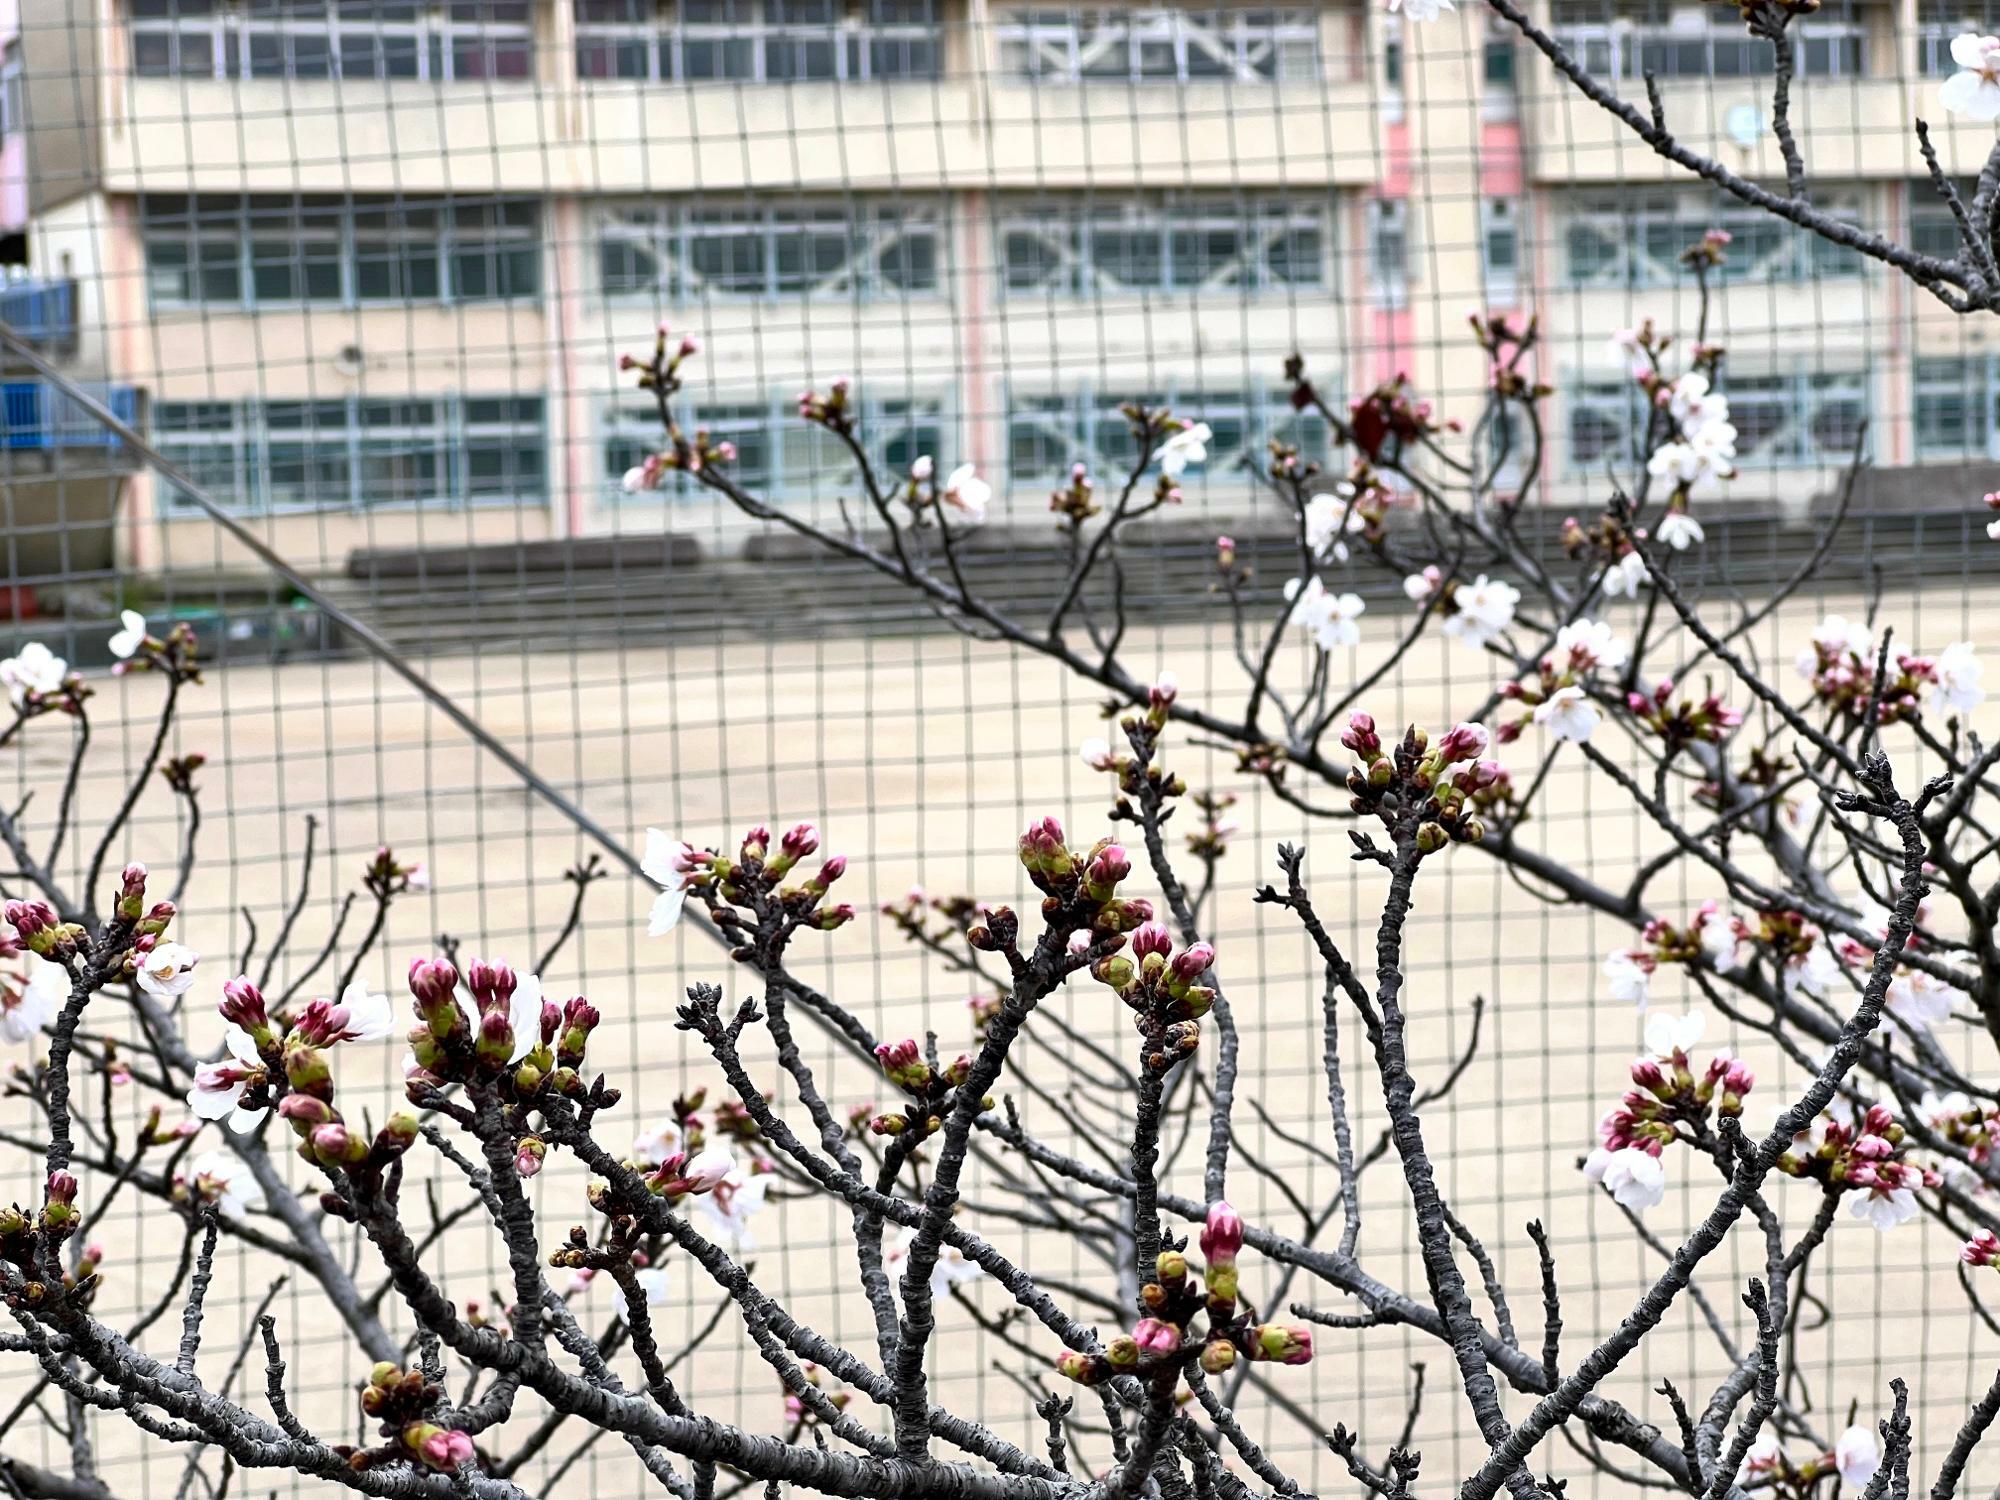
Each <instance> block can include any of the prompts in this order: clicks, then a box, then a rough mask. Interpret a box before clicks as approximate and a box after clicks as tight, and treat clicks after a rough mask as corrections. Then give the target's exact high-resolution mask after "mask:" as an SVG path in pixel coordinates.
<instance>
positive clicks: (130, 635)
mask: <svg viewBox="0 0 2000 1500" xmlns="http://www.w3.org/2000/svg"><path fill="white" fill-rule="evenodd" d="M124 618H125V629H124V630H122V631H120V632H119V633H118V634H116V635H114V636H113V637H112V638H111V650H112V654H113V655H115V656H117V657H118V658H119V660H118V661H117V662H115V663H114V664H113V665H112V668H111V670H112V671H113V673H115V674H118V675H121V676H122V675H123V674H125V673H127V672H161V673H164V674H166V676H168V677H169V678H171V679H172V680H173V681H175V682H177V683H198V682H200V681H201V642H200V641H199V640H198V639H196V637H195V633H194V627H193V626H192V625H190V624H188V622H187V621H185V620H176V621H175V622H174V623H173V625H172V626H171V627H169V628H168V630H167V633H166V634H165V635H163V636H153V635H149V634H147V633H146V628H145V625H146V621H145V617H144V616H143V615H141V614H140V613H139V612H138V611H137V610H127V611H126V612H125V617H124Z"/></svg>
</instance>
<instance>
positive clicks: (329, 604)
mask: <svg viewBox="0 0 2000 1500" xmlns="http://www.w3.org/2000/svg"><path fill="white" fill-rule="evenodd" d="M0 347H4V348H5V349H6V350H7V352H8V353H10V354H12V355H14V356H16V357H17V358H19V359H20V360H21V362H22V363H23V364H25V365H27V366H28V367H29V368H30V369H32V370H33V371H34V372H35V373H36V374H38V375H40V376H41V377H42V379H44V380H46V381H48V382H49V384H50V385H52V386H54V387H55V388H56V389H57V390H58V391H60V392H61V393H62V394H63V395H64V396H65V397H67V398H68V399H69V400H71V401H73V402H75V403H76V404H77V405H78V406H79V407H81V408H82V409H83V410H84V411H85V412H87V413H88V414H89V415H90V416H91V418H92V419H93V420H95V421H96V422H98V423H99V424H100V425H102V426H103V427H104V428H105V430H106V431H108V432H110V433H112V434H114V435H115V436H116V437H118V438H119V440H120V441H122V442H123V443H125V445H126V446H127V447H129V448H131V449H132V451H133V452H135V453H137V454H138V455H139V457H140V458H142V459H144V460H145V461H146V463H147V464H149V465H150V466H151V467H152V468H153V469H154V470H155V471H156V472H157V473H159V474H160V475H162V476H163V477H164V478H167V479H169V480H171V481H173V483H174V484H175V485H176V486H177V487H179V488H180V489H181V490H183V491H184V492H185V493H186V494H187V496H188V498H189V499H191V500H193V501H194V503H195V504H196V505H197V506H199V507H200V508H201V509H202V510H203V511H204V512H206V513H207V515H208V518H209V519H210V520H212V521H213V522H215V524H216V525H218V526H220V527H221V528H222V529H223V530H224V531H226V532H228V533H229V534H230V536H232V537H233V538H235V539H236V540H237V541H238V542H240V543H241V544H242V545H243V546H244V547H246V548H248V549H249V550H250V551H251V552H252V553H253V554H254V555H255V556H256V557H257V559H258V560H259V561H261V562H262V563H263V564H264V565H265V566H266V567H268V568H269V569H270V570H271V571H272V572H274V573H276V574H277V575H278V576H279V577H280V578H282V579H283V580H284V581H285V582H286V583H287V584H289V585H290V586H291V587H292V588H293V589H295V590H297V591H298V593H299V594H301V595H302V596H303V597H305V598H307V599H310V600H311V601H312V602H313V604H315V605H316V606H318V608H319V610H320V612H321V613H323V614H324V615H326V617H327V618H328V619H330V620H332V621H334V622H335V623H336V624H338V625H339V626H340V628H341V629H343V630H345V631H346V632H347V633H348V634H349V635H351V636H352V637H353V638H354V639H355V640H356V641H358V642H360V643H361V645H362V647H363V648H364V649H366V651H367V652H368V654H369V655H371V656H373V657H374V658H375V659H376V660H377V661H379V662H381V663H382V665H384V666H385V667H387V668H388V669H389V670H390V671H392V672H394V673H395V674H396V675H397V676H398V677H400V678H402V679H403V681H405V682H407V683H408V684H409V685H410V686H411V687H413V688H415V689H416V690H417V692H418V693H419V694H420V695H421V696H422V697H423V698H424V700H425V701H426V702H428V703H429V704H430V705H431V706H432V707H433V708H435V709H437V711H438V712H439V713H441V714H443V715H444V716H445V717H446V718H447V719H449V720H451V722H452V723H454V724H456V725H457V726H458V727H459V728H460V729H462V730H463V731H465V733H466V734H467V735H468V736H469V737H470V738H471V739H472V740H473V741H474V742H475V743H477V744H478V745H480V746H482V747H483V748H484V749H485V750H487V751H488V752H489V753H490V754H491V755H492V756H493V758H494V759H495V760H497V761H499V762H500V764H501V765H503V766H505V767H506V768H507V769H508V770H509V771H511V772H512V773H513V774H514V775H515V776H517V777H519V778H520V779H521V782H522V784H523V785H524V786H526V787H527V788H528V790H529V791H531V792H533V793H534V794H535V795H536V796H538V797H540V798H541V799H542V800H543V801H544V802H546V803H548V804H549V806H551V807H553V808H554V809H555V810H556V811H557V812H559V813H561V814H562V815H563V816H564V817H565V818H567V819H569V821H570V822H571V823H573V824H575V825H576V828H577V830H578V832H580V833H582V834H583V835H584V836H585V837H586V838H588V839H590V840H591V841H592V842H594V843H596V844H597V845H598V846H599V847H600V848H602V849H603V850H604V851H605V852H606V853H607V854H609V855H610V856H611V857H612V858H613V859H615V860H616V861H618V863H619V864H621V865H623V866H624V867H625V868H626V869H627V870H628V871H629V872H631V873H632V874H633V875H636V876H639V877H640V878H641V879H645V875H644V872H643V871H642V870H641V869H640V867H639V857H638V856H637V855H636V854H634V853H633V852H632V851H631V849H629V848H628V847H626V845H625V844H623V843H622V842H620V841H619V840H618V839H616V838H614V837H613V836H612V834H611V833H610V831H609V830H608V829H606V828H605V827H604V826H603V825H602V824H601V823H599V822H598V821H597V820H596V819H595V818H593V817H591V816H590V814H589V813H587V812H585V811H584V810H583V809H582V808H581V807H579V806H578V805H577V804H576V803H575V802H573V801H571V800H570V799H569V798H568V797H566V796H564V795H563V794H562V792H561V791H559V790H558V789H557V788H556V787H555V786H554V785H553V784H552V783H551V782H549V781H548V780H546V779H545V778H544V777H543V776H542V775H541V773H540V772H538V771H537V770H536V769H535V768H534V767H533V766H531V765H529V764H528V763H527V762H526V761H525V760H523V759H521V757H520V756H519V755H517V754H516V753H515V752H514V751H513V750H512V749H510V748H509V747H508V745H507V744H506V742H505V741H503V740H502V739H500V738H499V736H497V735H495V734H494V733H493V731H492V730H490V729H488V728H487V727H486V726H485V725H484V724H481V723H480V722H479V721H478V720H477V719H475V718H474V717H473V716H472V715H471V714H469V713H467V712H466V711H465V710H464V709H463V708H461V707H460V706H459V704H458V702H457V700H456V699H454V698H453V697H452V696H451V695H450V694H449V693H447V692H445V691H444V689H443V688H441V687H439V686H438V685H437V684H436V683H434V682H432V681H431V680H430V679H429V678H428V677H426V676H424V674H423V673H421V672H419V671H418V670H417V669H416V668H415V667H413V666H411V665H410V663H409V662H408V661H407V660H405V659H404V657H403V656H402V654H401V653H400V652H398V651H397V650H396V648H395V647H394V646H392V645H391V644H390V643H389V642H388V641H386V640H384V639H383V638H382V636H381V635H379V634H378V633H377V632H376V631H375V629H374V627H372V626H370V625H369V624H367V623H366V622H365V621H363V620H362V619H360V618H359V617H358V616H357V615H355V614H354V613H353V612H352V611H351V610H349V609H348V608H346V606H344V605H342V604H340V603H339V602H338V601H337V600H335V599H333V598H332V597H331V596H330V595H328V594H327V593H326V591H325V590H323V589H321V588H320V587H319V585H317V584H315V583H314V582H313V581H312V580H311V579H310V578H308V577H306V576H305V574H303V573H301V572H300V571H299V570H298V569H297V568H295V567H293V566H292V565H291V564H290V563H289V562H287V561H286V560H285V559H284V557H283V556H282V555H280V554H279V553H278V552H277V551H275V550H274V549H273V548H272V547H271V546H270V545H269V544H268V543H266V542H265V541H264V540H263V538H261V537H259V536H258V535H257V534H256V533H255V532H254V531H252V530H251V529H250V528H249V527H247V526H245V525H244V524H243V523H242V522H241V521H240V520H238V519H237V518H236V517H235V516H233V515H231V514H230V513H229V512H228V511H227V510H226V509H225V508H224V507H223V506H222V505H220V504H219V503H217V501H216V500H215V498H214V497H213V496H212V495H210V494H209V492H208V491H207V489H205V488H204V487H203V486H202V484H201V483H200V482H199V481H198V480H197V479H195V477H194V476H193V475H192V474H190V473H188V472H187V470H185V469H183V468H181V467H180V465H178V464H176V463H175V462H174V461H173V460H172V459H170V458H168V457H167V456H166V455H165V454H163V453H161V452H160V450H159V449H157V448H155V447H154V446H153V445H152V444H151V443H150V442H148V441H147V440H146V438H145V436H144V435H143V434H141V433H140V432H139V431H138V430H137V429H136V428H134V427H133V426H132V425H131V424H130V423H128V422H125V421H123V420H122V419H120V418H119V416H118V415H117V414H116V413H115V412H113V411H112V410H111V409H110V408H109V407H108V406H106V405H105V404H104V403H103V402H102V401H99V400H98V399H97V398H96V397H95V396H93V395H91V394H90V392H88V391H86V390H85V389H84V388H83V387H82V386H80V385H78V384H77V383H76V382H75V381H74V380H72V379H70V377H69V376H67V375H65V374H64V373H63V372H62V371H61V370H59V369H57V368H56V367H55V366H54V365H53V364H51V363H50V362H49V361H48V359H46V358H45V357H44V356H43V355H42V353H41V351H40V350H38V349H36V348H35V347H34V346H33V345H32V344H30V343H28V342H27V340H25V339H23V338H22V337H21V336H20V334H18V333H16V332H15V331H14V328H13V325H12V324H10V323H7V322H5V321H4V320H0ZM647 883H648V884H649V885H650V884H651V882H650V881H648V882H647ZM688 915H689V916H690V918H691V919H692V923H693V925H694V926H696V927H698V928H699V929H700V930H701V931H702V932H703V933H705V934H706V935H707V936H708V937H709V938H711V939H712V940H714V941H715V942H718V943H720V942H722V941H723V939H722V934H721V933H719V932H717V931H716V930H715V928H714V926H713V925H712V924H711V923H710V922H709V921H708V920H707V918H706V916H705V915H703V914H702V913H701V912H698V911H697V912H690V913H689V914H688Z"/></svg>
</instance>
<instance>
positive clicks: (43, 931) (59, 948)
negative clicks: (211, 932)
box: [0, 866, 173, 963]
mask: <svg viewBox="0 0 2000 1500" xmlns="http://www.w3.org/2000/svg"><path fill="white" fill-rule="evenodd" d="M135 868H138V869H139V870H140V871H141V874H142V877H143V873H144V867H143V866H137V867H135ZM167 910H168V912H169V913H171V912H172V910H173V908H172V907H168V908H167ZM0 917H4V918H5V920H6V923H7V925H8V926H9V927H11V928H12V929H13V931H14V936H13V939H12V942H13V945H14V947H13V951H14V952H17V953H18V952H19V951H20V950H21V949H22V948H25V949H27V950H28V952H30V953H32V954H34V955H35V956H36V957H37V958H46V959H49V960H50V961H52V962H54V963H67V962H68V961H69V960H70V959H72V958H74V957H76V955H77V951H78V950H79V949H80V948H81V947H82V946H83V944H84V943H85V942H86V941H88V939H89V936H90V934H89V932H88V931H87V929H85V928H84V926H83V925H82V924H81V923H79V922H65V921H63V920H62V919H61V918H60V917H58V916H57V915H56V909H55V908H54V907H53V906H50V905H49V904H48V902H46V901H9V902H8V903H7V904H6V906H5V907H0Z"/></svg>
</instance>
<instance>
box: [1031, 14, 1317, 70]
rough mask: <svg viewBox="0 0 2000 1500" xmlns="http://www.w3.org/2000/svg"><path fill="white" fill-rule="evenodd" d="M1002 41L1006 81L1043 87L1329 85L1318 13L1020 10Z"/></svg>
mask: <svg viewBox="0 0 2000 1500" xmlns="http://www.w3.org/2000/svg"><path fill="white" fill-rule="evenodd" d="M995 31H996V32H997V33H998V37H999V42H1000V67H1001V71H1002V72H1005V73H1011V74H1014V75H1015V76H1017V77H1021V78H1032V79H1035V80H1037V81H1038V82H1042V83H1092V82H1107V81H1110V82H1121V83H1141V82H1151V81H1157V80H1168V81H1172V82H1179V83H1190V82H1196V81H1200V80H1204V79H1228V80H1234V81H1235V82H1238V83H1260V82H1268V81H1270V80H1272V79H1283V78H1292V79H1304V78H1317V77H1319V76H1320V64H1319V21H1318V17H1317V14H1316V13H1315V12H1313V11H1310V10H1233V9H1232V10H1179V9H1169V8H1159V7H1143V8H1131V9H1126V8H1118V9H1109V8H1101V7H1098V8H1084V9H1080V10H1016V11H1011V12H1008V13H1007V15H1006V16H1005V17H1004V18H1003V19H1002V20H1001V22H1000V23H999V24H998V25H997V26H996V27H995Z"/></svg>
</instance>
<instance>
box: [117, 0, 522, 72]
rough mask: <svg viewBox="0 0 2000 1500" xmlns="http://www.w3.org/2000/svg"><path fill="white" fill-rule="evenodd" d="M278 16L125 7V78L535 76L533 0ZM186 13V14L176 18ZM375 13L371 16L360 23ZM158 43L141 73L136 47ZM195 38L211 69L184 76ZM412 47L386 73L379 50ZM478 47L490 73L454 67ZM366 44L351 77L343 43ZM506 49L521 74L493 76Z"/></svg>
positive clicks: (449, 0) (196, 3) (333, 8)
mask: <svg viewBox="0 0 2000 1500" xmlns="http://www.w3.org/2000/svg"><path fill="white" fill-rule="evenodd" d="M281 3H282V6H283V8H282V9H280V10H276V11H273V12H271V13H267V14H259V13H257V12H256V11H255V9H254V8H250V9H244V8H238V7H230V6H225V5H223V4H219V3H216V0H164V8H165V9H166V10H167V11H168V13H167V14H165V15H141V14H137V13H136V12H135V11H134V9H133V8H132V5H131V3H130V0H128V3H127V8H126V27H127V32H128V39H129V42H130V52H131V72H132V74H133V76H135V77H140V78H183V79H185V78H208V79H215V80H229V81H236V82H241V81H255V80H283V81H285V82H288V83H315V82H336V81H347V82H352V81H356V80H363V79H365V80H371V81H381V82H415V83H439V84H443V83H461V82H470V83H483V84H489V85H491V84H497V83H532V82H533V81H534V80H535V78H536V75H537V72H538V69H537V67H536V53H537V50H538V49H537V47H536V37H535V11H534V6H533V4H532V0H444V3H443V4H441V5H431V4H427V3H416V4H410V5H408V6H407V7H405V6H402V5H401V4H399V0H311V3H310V4H305V3H301V0H281ZM183 6H188V7H190V9H189V10H188V12H187V13H186V14H182V13H181V8H182V7H183ZM396 9H407V10H408V12H409V18H408V19H403V18H401V17H398V16H389V17H386V18H385V17H384V16H383V15H382V14H381V12H382V11H383V10H396ZM369 10H372V11H373V13H372V14H371V13H367V12H368V11H369ZM460 11H475V12H477V11H486V12H488V13H492V12H496V11H505V12H513V13H516V14H517V17H518V18H517V19H510V20H500V19H484V20H478V19H474V20H464V19H460V17H459V16H458V15H457V14H456V12H460ZM146 37H160V38H164V39H165V41H166V44H167V45H166V54H167V59H168V61H167V63H166V65H165V66H164V67H147V66H144V65H143V59H142V52H143V50H144V49H143V46H142V39H143V38H146ZM195 37H200V38H203V39H205V40H206V42H207V46H208V58H209V60H208V64H207V66H205V67H191V66H189V65H188V63H187V61H186V59H185V58H184V56H183V53H184V52H185V51H186V46H185V44H186V42H187V41H188V40H189V39H192V38H195ZM392 38H393V39H406V40H408V42H409V43H410V48H409V52H410V54H411V71H409V72H407V73H405V72H398V71H394V70H392V69H391V68H390V67H389V66H388V64H387V61H386V59H388V58H389V57H390V56H391V55H392V53H391V52H390V50H389V49H387V48H385V47H383V46H382V45H380V44H381V43H382V42H383V41H385V40H388V39H392ZM468 38H471V39H475V44H476V45H477V46H479V47H480V49H481V50H482V51H483V53H484V54H485V55H486V57H487V59H488V66H487V67H485V68H481V69H476V70H471V71H468V70H466V69H464V68H462V67H461V66H460V60H459V59H460V52H459V49H460V47H461V45H463V44H464V43H465V39H468ZM354 41H367V42H371V43H374V44H375V45H374V46H372V47H370V48H368V49H367V52H368V55H370V56H372V57H373V58H374V59H375V60H376V63H375V66H372V67H369V68H367V69H366V70H361V69H355V68H352V67H350V62H349V60H350V57H351V56H359V55H361V49H359V48H356V49H354V51H353V52H352V53H350V49H349V45H348V44H349V43H350V42H354ZM302 43H318V44H321V45H320V47H319V51H318V55H319V56H322V57H324V58H325V60H326V61H325V67H324V68H323V69H321V70H311V71H304V72H302V71H300V69H299V59H300V56H301V53H300V46H301V44H302ZM503 49H504V50H505V51H507V52H511V53H512V54H513V55H516V56H518V57H519V59H520V62H521V68H520V71H518V72H502V71H498V70H497V69H496V68H495V67H494V66H493V64H492V60H493V59H494V58H496V57H498V56H500V55H502V53H503ZM273 51H275V52H276V53H277V54H278V55H281V56H282V57H283V58H284V64H283V66H282V67H279V68H276V69H273V68H271V67H269V66H267V65H265V64H264V63H263V61H262V60H261V59H262V58H264V57H268V56H270V55H272V52H273Z"/></svg>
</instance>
